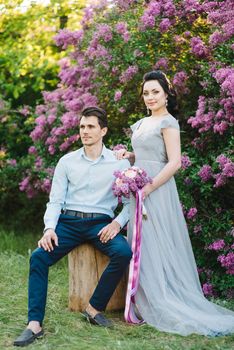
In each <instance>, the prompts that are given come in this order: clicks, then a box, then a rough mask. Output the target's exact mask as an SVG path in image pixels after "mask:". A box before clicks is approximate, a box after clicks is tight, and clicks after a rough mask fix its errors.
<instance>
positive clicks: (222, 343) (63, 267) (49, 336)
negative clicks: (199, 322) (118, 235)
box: [0, 230, 234, 350]
mask: <svg viewBox="0 0 234 350" xmlns="http://www.w3.org/2000/svg"><path fill="white" fill-rule="evenodd" d="M38 237H39V236H38V235H35V236H34V237H33V236H31V235H26V234H20V235H19V234H18V235H15V234H14V233H13V232H10V233H6V232H3V231H1V230H0V247H1V251H0V281H1V284H0V295H1V297H0V350H4V349H9V350H10V349H15V347H13V346H12V342H13V340H14V339H15V338H16V337H17V336H18V335H19V334H20V333H21V331H22V329H23V328H24V327H25V324H26V321H27V280H28V260H29V255H30V252H31V250H32V249H34V247H35V246H36V242H37V239H38ZM220 303H223V304H225V302H221V301H220ZM67 304H68V273H67V259H66V258H65V259H63V260H62V261H60V262H59V263H58V264H56V265H55V266H54V267H52V268H51V269H50V276H49V291H48V300H47V309H46V318H45V322H44V328H45V336H44V337H43V338H42V339H40V340H37V341H36V342H35V343H33V344H31V345H29V346H28V347H27V349H29V350H31V349H39V350H49V349H50V350H54V349H56V350H59V349H61V350H62V349H63V350H64V349H69V350H77V349H79V350H119V349H126V350H133V349H134V350H138V349H139V350H142V349H144V350H231V349H233V348H234V336H227V337H220V338H207V337H203V336H198V335H191V336H188V337H182V336H178V335H173V334H168V333H164V332H159V331H157V330H156V329H154V328H152V327H150V326H147V325H144V326H129V325H127V324H126V323H125V322H124V321H123V313H122V312H121V313H111V314H108V316H109V317H110V318H111V319H112V320H113V321H114V323H115V328H114V329H113V330H107V329H103V328H101V327H95V326H91V325H89V324H87V323H86V322H85V321H84V320H83V318H82V316H81V314H79V313H75V312H70V311H69V310H68V308H67ZM225 306H227V307H230V308H234V307H233V306H234V305H233V304H231V303H226V304H225Z"/></svg>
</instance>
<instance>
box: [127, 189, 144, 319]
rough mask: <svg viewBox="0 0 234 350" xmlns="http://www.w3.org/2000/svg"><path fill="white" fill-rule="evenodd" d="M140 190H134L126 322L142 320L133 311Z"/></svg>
mask: <svg viewBox="0 0 234 350" xmlns="http://www.w3.org/2000/svg"><path fill="white" fill-rule="evenodd" d="M142 207H143V200H142V192H141V190H139V191H137V192H136V210H135V221H134V228H133V236H132V253H133V255H132V260H131V262H130V266H129V278H128V287H127V295H126V304H125V311H124V318H125V320H126V322H128V323H135V324H140V323H143V322H144V320H142V319H139V318H138V317H137V315H136V313H135V307H134V305H135V304H136V302H135V295H136V292H137V288H138V284H139V274H140V260H141V230H142Z"/></svg>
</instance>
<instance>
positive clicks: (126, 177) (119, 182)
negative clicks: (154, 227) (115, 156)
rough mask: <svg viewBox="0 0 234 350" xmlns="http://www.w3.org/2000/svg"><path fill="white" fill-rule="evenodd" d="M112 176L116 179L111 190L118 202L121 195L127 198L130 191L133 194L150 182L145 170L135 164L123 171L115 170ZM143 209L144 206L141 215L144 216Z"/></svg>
mask: <svg viewBox="0 0 234 350" xmlns="http://www.w3.org/2000/svg"><path fill="white" fill-rule="evenodd" d="M114 176H115V177H116V180H115V182H114V183H113V186H112V190H113V193H114V195H115V196H116V197H118V200H119V202H120V203H121V197H122V196H123V197H126V198H129V197H130V194H131V193H132V194H133V195H134V196H135V195H136V193H137V192H138V191H139V190H141V189H142V188H143V187H144V186H145V185H146V184H148V183H152V179H151V178H150V177H149V176H148V175H147V173H146V172H145V170H143V169H141V168H138V167H136V166H132V167H131V168H128V169H125V170H123V171H115V172H114ZM144 211H145V208H143V216H144V217H146V212H144Z"/></svg>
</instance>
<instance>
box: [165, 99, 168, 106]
mask: <svg viewBox="0 0 234 350" xmlns="http://www.w3.org/2000/svg"><path fill="white" fill-rule="evenodd" d="M165 105H166V107H167V105H168V99H167V98H166V102H165Z"/></svg>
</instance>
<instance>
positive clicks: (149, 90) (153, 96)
mask: <svg viewBox="0 0 234 350" xmlns="http://www.w3.org/2000/svg"><path fill="white" fill-rule="evenodd" d="M143 98H144V102H145V105H146V107H147V108H149V109H150V110H151V111H158V110H160V109H165V108H166V99H167V94H166V93H165V92H164V90H163V88H162V87H161V85H160V84H159V82H158V81H157V80H150V81H147V82H145V84H144V87H143Z"/></svg>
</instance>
